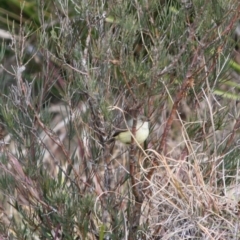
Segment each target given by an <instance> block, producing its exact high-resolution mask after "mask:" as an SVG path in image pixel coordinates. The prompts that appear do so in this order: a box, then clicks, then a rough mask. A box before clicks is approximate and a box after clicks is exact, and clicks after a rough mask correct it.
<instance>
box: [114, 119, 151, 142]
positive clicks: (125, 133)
mask: <svg viewBox="0 0 240 240" xmlns="http://www.w3.org/2000/svg"><path fill="white" fill-rule="evenodd" d="M132 128H133V119H130V120H129V121H127V128H126V129H123V130H119V131H116V132H115V133H114V134H113V138H114V139H116V140H118V141H120V142H122V143H124V144H130V143H131V139H132V137H133V139H134V138H135V141H137V142H138V143H139V144H141V143H143V142H144V141H145V140H146V139H147V137H148V135H149V119H148V118H147V117H145V116H142V115H141V116H138V118H137V123H136V132H135V136H134V135H133V133H132Z"/></svg>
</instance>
